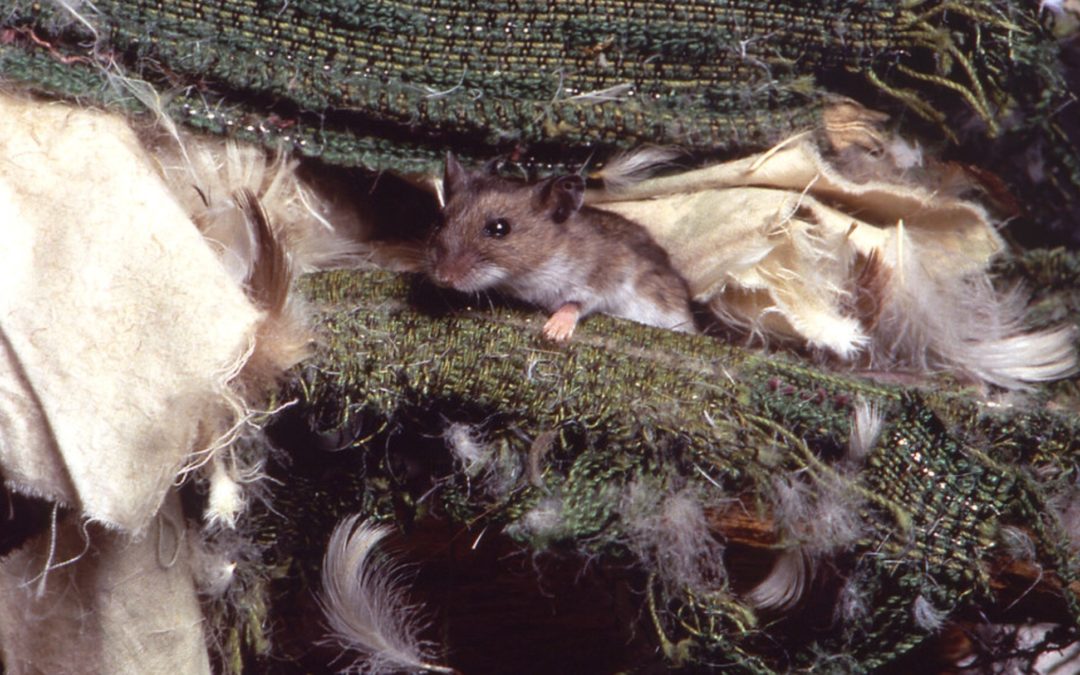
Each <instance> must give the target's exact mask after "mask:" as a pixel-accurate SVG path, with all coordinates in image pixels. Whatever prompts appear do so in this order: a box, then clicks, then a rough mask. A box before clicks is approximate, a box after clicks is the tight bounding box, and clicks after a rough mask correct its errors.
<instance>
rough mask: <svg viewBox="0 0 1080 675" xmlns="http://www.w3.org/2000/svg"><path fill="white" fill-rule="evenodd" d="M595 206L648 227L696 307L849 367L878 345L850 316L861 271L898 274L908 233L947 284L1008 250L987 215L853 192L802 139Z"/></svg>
mask: <svg viewBox="0 0 1080 675" xmlns="http://www.w3.org/2000/svg"><path fill="white" fill-rule="evenodd" d="M589 201H590V203H592V204H593V205H595V206H599V207H601V208H604V209H609V210H612V211H616V212H618V213H620V214H622V215H624V216H626V217H627V218H630V219H631V220H634V221H636V222H638V223H641V224H642V225H644V226H645V227H647V228H648V229H649V230H650V231H651V232H652V233H653V235H654V236H655V237H656V239H657V240H658V241H659V243H660V244H661V245H662V246H664V247H665V248H666V249H667V250H668V251H669V252H670V254H671V256H672V260H673V262H674V264H675V266H676V267H677V268H678V269H679V270H680V271H681V272H682V273H683V275H684V276H685V277H686V278H687V281H688V282H689V284H690V287H691V290H692V292H693V294H694V297H695V299H696V300H698V301H700V302H703V303H706V304H709V305H711V306H712V307H713V308H714V309H716V310H717V311H718V312H719V313H721V314H723V315H726V316H728V317H729V318H732V319H734V320H736V321H739V322H742V323H745V324H747V325H750V326H751V327H754V328H757V329H759V330H761V331H762V332H765V333H768V334H774V335H787V336H790V337H794V338H799V339H801V340H805V341H806V342H808V343H809V344H810V345H812V346H817V347H825V348H828V349H830V350H832V351H834V352H835V353H837V354H839V355H840V356H843V357H851V356H852V355H854V354H855V353H856V352H857V351H858V350H859V349H860V348H861V347H863V346H865V345H866V344H867V343H868V341H869V339H870V338H869V336H868V335H867V333H866V332H865V329H864V328H863V327H862V326H861V325H860V322H859V321H858V319H857V318H856V317H855V316H853V314H852V312H851V309H850V304H851V298H852V295H853V291H854V290H855V278H854V276H855V275H856V274H857V271H858V270H857V269H856V267H855V263H856V261H858V260H865V259H866V258H867V257H868V256H869V255H870V253H871V252H872V251H875V250H877V251H879V252H880V253H882V254H883V261H884V262H885V263H886V264H892V265H894V266H895V263H896V261H895V256H896V255H897V253H899V254H900V255H902V254H903V251H902V250H901V251H899V252H898V251H897V246H896V244H895V242H896V241H899V240H897V239H896V238H895V236H894V235H895V231H896V228H897V227H898V225H899V224H900V223H902V226H903V227H904V229H905V230H906V234H907V236H908V237H910V239H911V240H912V241H913V242H915V243H916V244H917V245H918V247H919V256H920V257H919V260H920V264H921V265H922V266H924V267H926V268H929V269H934V268H937V269H935V274H938V275H940V276H942V277H947V278H952V279H959V278H961V277H962V276H964V275H966V274H969V273H972V272H977V271H980V270H982V269H984V268H985V266H986V263H987V261H988V260H989V259H990V257H991V256H992V255H994V254H995V253H996V252H998V251H999V250H1000V248H1001V241H1000V238H999V237H998V235H997V233H996V232H995V231H994V229H993V228H992V227H991V225H990V222H989V220H988V218H987V216H986V214H985V212H984V211H983V210H982V209H981V208H980V207H979V206H977V205H975V204H973V203H971V202H966V201H961V200H957V199H953V198H947V197H942V196H938V195H936V194H934V193H933V192H931V191H930V190H928V189H925V188H919V187H912V186H908V185H904V184H902V183H899V182H897V183H876V182H875V183H865V184H858V183H855V182H852V181H850V180H847V179H845V178H844V177H842V176H841V175H839V174H838V173H837V172H836V171H835V170H833V169H832V168H831V167H830V166H829V165H828V164H827V163H826V162H825V161H824V160H823V159H822V158H821V156H820V155H819V154H818V152H817V151H816V150H815V149H814V146H813V144H812V143H811V142H810V141H808V140H800V139H794V140H793V141H790V142H789V143H787V144H786V145H783V146H780V147H779V148H778V149H775V150H773V151H770V152H767V153H764V154H761V155H755V156H751V157H747V158H744V159H740V160H736V161H732V162H727V163H724V164H718V165H714V166H710V167H707V168H704V169H700V170H697V171H691V172H687V173H683V174H678V175H675V176H671V177H665V178H656V179H652V180H647V181H644V182H642V183H639V184H637V185H635V186H633V187H631V188H630V189H628V190H625V191H621V192H619V193H618V194H604V193H594V194H590V195H589ZM890 244H892V245H891V246H890ZM944 260H947V261H948V262H947V268H946V267H941V263H942V261H944Z"/></svg>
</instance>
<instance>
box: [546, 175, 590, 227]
mask: <svg viewBox="0 0 1080 675" xmlns="http://www.w3.org/2000/svg"><path fill="white" fill-rule="evenodd" d="M546 187H547V190H546V191H547V195H546V196H547V199H546V201H547V203H548V205H549V206H550V208H551V219H552V220H554V221H555V222H556V223H562V222H565V221H566V219H567V218H569V217H570V216H572V215H574V214H575V213H577V211H578V209H580V208H581V205H582V203H584V201H585V179H584V178H582V177H581V176H578V175H577V174H573V175H570V176H559V177H558V178H553V179H551V180H550V181H548V184H547V186H546Z"/></svg>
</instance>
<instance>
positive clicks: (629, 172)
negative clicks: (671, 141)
mask: <svg viewBox="0 0 1080 675" xmlns="http://www.w3.org/2000/svg"><path fill="white" fill-rule="evenodd" d="M682 155H683V153H682V152H681V151H679V150H676V149H675V148H663V147H659V146H646V147H644V148H638V149H637V150H632V151H630V152H625V153H621V154H619V155H616V156H615V157H613V158H612V159H611V160H610V161H608V163H607V164H605V165H604V167H603V168H601V169H600V170H599V171H596V172H595V173H594V174H593V175H592V177H593V178H599V179H600V180H602V181H603V182H604V189H605V190H606V191H607V192H611V193H618V192H619V191H620V190H625V189H626V188H628V187H630V186H631V185H633V184H635V183H639V182H641V181H643V180H645V179H646V178H648V177H649V176H651V175H652V174H654V173H656V172H657V171H659V170H660V169H662V168H664V167H665V166H669V165H671V164H672V162H674V161H675V160H676V159H678V158H679V157H680V156H682Z"/></svg>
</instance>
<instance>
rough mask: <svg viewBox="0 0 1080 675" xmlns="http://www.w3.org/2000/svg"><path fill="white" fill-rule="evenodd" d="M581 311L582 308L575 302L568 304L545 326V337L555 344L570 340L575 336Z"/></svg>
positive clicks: (549, 319) (556, 311)
mask: <svg viewBox="0 0 1080 675" xmlns="http://www.w3.org/2000/svg"><path fill="white" fill-rule="evenodd" d="M579 311H580V308H579V307H578V305H577V303H574V302H568V303H566V304H565V305H563V306H562V307H560V308H559V309H557V310H555V313H554V314H552V315H551V316H550V317H549V318H548V320H547V323H545V324H544V331H543V333H544V337H546V338H547V339H549V340H552V341H554V342H566V341H567V340H569V339H570V336H571V335H573V334H574V327H575V326H577V320H578V313H579Z"/></svg>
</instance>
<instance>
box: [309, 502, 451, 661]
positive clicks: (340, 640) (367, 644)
mask: <svg viewBox="0 0 1080 675" xmlns="http://www.w3.org/2000/svg"><path fill="white" fill-rule="evenodd" d="M389 533H390V528H389V527H380V526H377V525H372V524H370V523H367V522H360V516H359V515H354V516H350V517H348V518H345V519H343V520H342V521H341V522H340V523H338V525H337V527H335V528H334V532H333V534H331V536H330V542H329V544H328V545H327V548H326V557H325V558H324V560H323V572H322V587H323V588H322V594H321V596H320V598H319V603H320V605H322V608H323V613H324V614H325V616H326V619H327V622H328V623H329V626H330V630H331V633H330V637H331V639H332V640H333V641H334V642H336V643H337V644H338V645H340V646H341V647H342V648H343V649H346V650H349V651H353V652H356V653H357V657H356V659H355V660H354V661H353V662H352V663H351V664H350V665H349V666H347V667H346V668H344V669H342V670H341V671H340V672H344V673H372V674H377V673H397V672H400V671H402V670H406V671H434V672H440V673H452V672H454V670H453V669H451V668H447V667H445V666H439V665H435V664H433V663H431V659H432V658H433V657H432V655H431V653H430V652H431V645H430V644H428V643H426V642H424V641H422V640H420V638H419V637H418V634H419V632H420V630H421V628H422V622H421V619H420V618H419V616H418V608H417V607H416V606H415V605H409V604H407V603H406V601H405V599H404V597H403V596H404V592H403V591H402V589H401V586H400V583H399V571H398V568H397V567H396V566H395V564H394V562H393V561H392V560H390V559H389V558H388V557H386V556H374V555H373V551H374V549H375V547H376V546H377V545H378V543H379V542H380V541H382V539H383V538H384V537H386V535H387V534H389Z"/></svg>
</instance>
